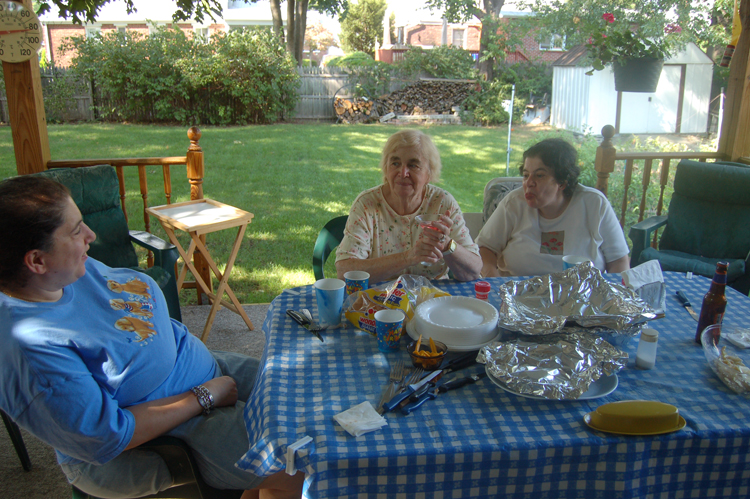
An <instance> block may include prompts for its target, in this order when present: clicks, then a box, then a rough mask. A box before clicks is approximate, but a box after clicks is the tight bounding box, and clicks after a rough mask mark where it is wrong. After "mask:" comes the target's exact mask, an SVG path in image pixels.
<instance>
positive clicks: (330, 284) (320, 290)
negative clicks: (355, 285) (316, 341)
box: [313, 279, 346, 327]
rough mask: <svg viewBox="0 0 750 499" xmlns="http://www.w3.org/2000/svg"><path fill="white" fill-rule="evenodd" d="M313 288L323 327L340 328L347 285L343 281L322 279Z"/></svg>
mask: <svg viewBox="0 0 750 499" xmlns="http://www.w3.org/2000/svg"><path fill="white" fill-rule="evenodd" d="M313 286H315V301H316V303H317V305H318V317H320V322H321V325H323V326H325V327H331V326H338V325H339V324H340V323H341V305H342V304H343V303H344V290H345V288H346V283H345V282H344V281H342V280H341V279H320V280H319V281H316V282H315V284H314V285H313Z"/></svg>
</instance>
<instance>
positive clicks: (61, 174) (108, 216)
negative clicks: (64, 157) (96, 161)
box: [35, 165, 138, 267]
mask: <svg viewBox="0 0 750 499" xmlns="http://www.w3.org/2000/svg"><path fill="white" fill-rule="evenodd" d="M35 175H41V176H45V177H50V178H52V179H54V180H56V181H58V182H60V183H61V184H63V185H65V186H66V187H67V188H68V189H70V193H71V197H72V198H73V201H75V203H76V205H78V209H79V210H81V214H82V215H83V221H84V223H85V224H86V225H88V226H89V228H90V229H91V230H93V231H94V233H95V234H96V241H94V242H92V243H91V248H90V249H89V252H88V254H89V256H91V257H92V258H95V259H96V260H99V261H101V262H103V263H105V264H106V265H109V266H110V267H137V266H138V257H137V255H136V253H135V249H134V248H133V245H132V243H131V242H130V236H129V235H128V224H127V222H126V221H125V214H124V213H123V212H122V208H121V206H120V196H119V192H120V190H119V189H120V188H119V183H118V181H117V174H116V173H115V169H114V168H113V167H112V166H110V165H99V166H90V167H86V168H55V169H52V170H46V171H44V172H40V173H36V174H35Z"/></svg>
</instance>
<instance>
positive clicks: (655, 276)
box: [622, 260, 664, 289]
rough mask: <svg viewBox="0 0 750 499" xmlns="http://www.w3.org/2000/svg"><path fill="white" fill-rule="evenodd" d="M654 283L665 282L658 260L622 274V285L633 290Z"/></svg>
mask: <svg viewBox="0 0 750 499" xmlns="http://www.w3.org/2000/svg"><path fill="white" fill-rule="evenodd" d="M652 282H664V274H662V273H661V265H659V261H658V260H649V261H648V262H646V263H642V264H640V265H638V266H637V267H633V268H632V269H628V270H625V271H623V273H622V283H623V284H625V285H626V286H629V287H631V288H633V289H638V288H640V287H643V286H644V285H645V284H650V283H652Z"/></svg>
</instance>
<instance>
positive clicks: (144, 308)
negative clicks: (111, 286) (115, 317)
mask: <svg viewBox="0 0 750 499" xmlns="http://www.w3.org/2000/svg"><path fill="white" fill-rule="evenodd" d="M109 305H110V306H111V307H112V309H113V310H124V311H126V312H128V313H130V314H133V315H137V316H140V317H145V318H146V319H150V318H151V317H153V316H154V313H153V310H154V305H153V304H152V303H150V302H147V301H125V300H123V299H122V298H113V299H111V300H109Z"/></svg>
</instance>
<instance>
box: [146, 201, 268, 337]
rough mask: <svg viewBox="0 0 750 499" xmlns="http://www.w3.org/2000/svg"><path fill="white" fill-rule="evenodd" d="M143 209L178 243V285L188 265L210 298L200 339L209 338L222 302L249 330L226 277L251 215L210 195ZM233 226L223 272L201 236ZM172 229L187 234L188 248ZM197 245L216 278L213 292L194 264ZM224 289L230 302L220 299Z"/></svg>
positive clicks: (180, 287)
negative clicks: (233, 238) (231, 241)
mask: <svg viewBox="0 0 750 499" xmlns="http://www.w3.org/2000/svg"><path fill="white" fill-rule="evenodd" d="M146 211H147V212H148V213H149V214H150V215H151V216H153V217H155V218H156V219H157V220H159V222H160V223H161V225H162V227H164V230H165V231H166V233H167V236H169V240H170V241H172V244H174V245H175V246H176V247H177V251H179V253H180V256H182V260H183V265H182V268H181V269H180V274H179V277H178V278H177V289H178V290H179V289H182V285H183V283H184V282H185V276H186V275H187V271H188V269H189V270H190V272H192V273H193V276H195V282H196V284H197V285H198V286H200V288H201V289H202V290H203V292H204V293H205V294H206V296H208V298H209V299H210V300H211V302H212V306H211V311H210V312H209V314H208V319H207V320H206V326H205V327H204V328H203V334H201V341H203V342H204V343H205V341H206V338H208V333H209V331H211V326H212V324H213V322H214V318H215V317H216V312H218V311H219V308H220V307H221V306H222V305H223V306H224V307H226V308H228V309H229V310H231V311H232V312H234V313H236V314H238V315H239V316H240V317H242V320H244V321H245V324H247V327H248V328H250V330H252V329H253V323H252V322H251V321H250V318H249V317H248V316H247V313H245V310H244V309H243V308H242V305H241V304H240V302H239V301H238V300H237V297H236V296H235V294H234V292H233V291H232V288H230V287H229V282H228V281H229V274H230V273H231V271H232V266H233V265H234V260H235V258H236V257H237V252H238V250H239V249H240V244H241V243H242V237H243V236H244V234H245V229H246V228H247V225H248V224H249V223H250V222H251V221H252V219H253V216H254V215H253V214H252V213H248V212H246V211H244V210H240V209H239V208H235V207H233V206H229V205H227V204H224V203H220V202H218V201H214V200H213V199H196V200H194V201H186V202H184V203H175V204H168V205H163V206H153V207H151V208H147V209H146ZM234 227H237V237H236V238H235V240H234V246H233V247H232V251H231V253H230V254H229V259H228V260H227V265H226V268H225V269H224V272H223V274H222V272H221V271H220V270H219V267H217V265H216V262H214V260H213V258H211V255H210V253H209V252H208V248H206V245H205V244H204V242H203V241H202V240H201V236H202V235H205V234H209V233H211V232H217V231H220V230H224V229H231V228H234ZM175 229H179V230H182V231H185V232H187V233H188V234H190V238H191V241H190V246H189V247H188V250H187V252H186V251H185V249H184V248H183V247H182V245H181V244H180V242H179V241H178V240H177V237H176V236H175V233H174V231H175ZM196 249H198V250H200V252H201V253H202V254H203V256H204V257H205V259H206V262H207V263H208V265H209V267H210V268H211V270H212V271H213V273H214V275H216V278H217V279H219V286H218V288H216V293H215V294H214V293H212V292H211V289H210V288H209V287H208V284H207V283H206V282H205V281H204V280H203V278H202V277H201V275H200V273H198V271H197V270H196V269H195V265H194V264H193V254H194V253H195V250H196ZM225 292H226V294H227V295H228V296H229V299H230V300H231V303H230V302H228V301H226V300H224V299H223V297H224V293H225Z"/></svg>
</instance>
